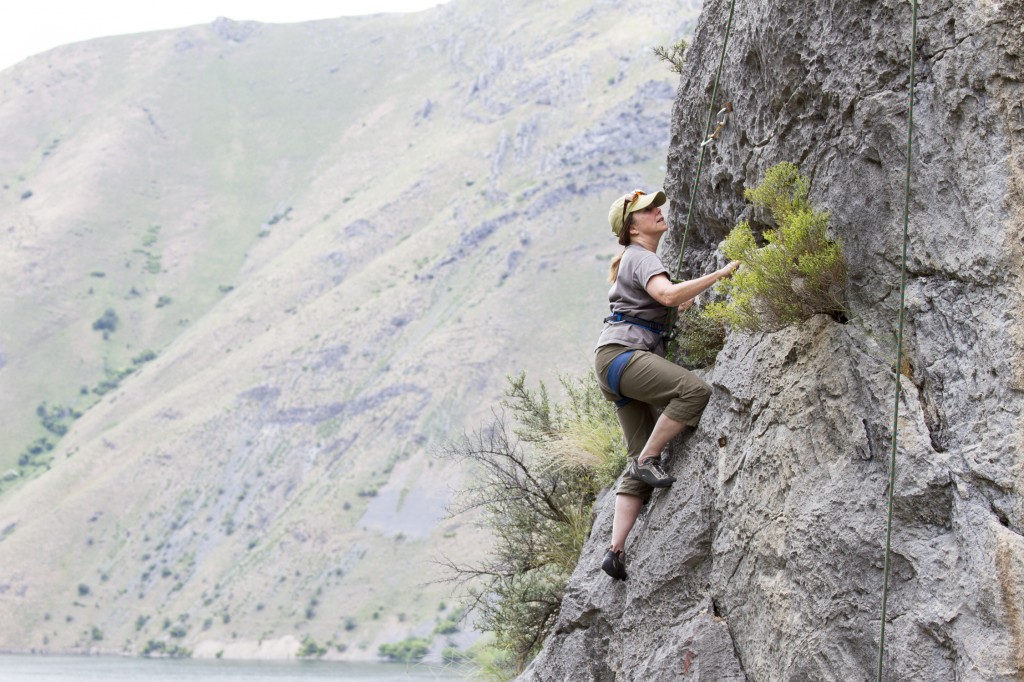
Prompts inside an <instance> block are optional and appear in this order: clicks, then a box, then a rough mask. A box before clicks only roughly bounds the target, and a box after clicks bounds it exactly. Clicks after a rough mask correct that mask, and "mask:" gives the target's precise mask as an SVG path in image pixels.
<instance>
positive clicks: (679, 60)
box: [654, 38, 690, 73]
mask: <svg viewBox="0 0 1024 682" xmlns="http://www.w3.org/2000/svg"><path fill="white" fill-rule="evenodd" d="M688 47H690V43H689V42H688V41H687V40H686V38H680V39H679V42H678V43H676V44H675V45H670V46H668V47H665V46H663V45H659V46H658V47H656V48H654V54H655V56H657V57H658V58H659V59H661V60H662V61H663V62H667V63H668V66H669V68H670V69H672V70H673V71H674V72H676V73H682V72H683V64H685V63H686V50H687V48H688Z"/></svg>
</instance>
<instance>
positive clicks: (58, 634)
mask: <svg viewBox="0 0 1024 682" xmlns="http://www.w3.org/2000/svg"><path fill="white" fill-rule="evenodd" d="M696 12H697V3H696V2H691V3H682V4H680V3H668V2H661V1H658V2H655V1H653V0H644V1H641V2H638V3H634V4H633V5H631V7H630V11H629V12H626V13H623V12H622V11H621V10H620V9H619V7H618V6H617V5H616V4H615V3H611V2H598V3H593V2H583V1H582V0H572V1H570V2H564V3H556V4H543V5H538V4H535V3H528V2H526V1H525V0H515V1H511V2H488V3H476V2H469V1H468V0H466V1H462V0H453V2H451V3H450V4H447V5H445V6H443V7H438V8H435V9H434V10H430V11H426V12H421V13H418V14H412V15H378V16H370V17H356V18H345V19H340V20H336V21H318V22H310V23H303V24H294V25H280V26H273V25H263V24H257V23H248V22H236V21H232V20H230V19H219V20H217V21H216V22H214V23H213V24H211V25H208V26H195V27H189V28H184V29H180V30H173V31H164V32H156V33H150V34H144V35H138V36H126V37H118V38H109V39H102V40H95V41H89V42H85V43H81V44H76V45H71V46H67V47H63V48H59V49H57V50H53V51H51V52H48V53H45V54H42V55H38V56H36V57H33V58H30V59H28V60H26V61H24V62H22V63H20V64H18V65H16V66H15V67H13V68H11V69H8V70H6V71H4V72H2V73H0V136H2V143H0V186H2V191H0V245H2V248H0V319H2V320H3V321H4V324H3V325H2V326H0V414H2V415H3V417H2V420H3V421H2V433H3V439H2V442H0V473H2V479H3V480H2V483H0V486H2V487H0V609H2V611H3V613H4V618H3V619H2V620H0V649H3V650H9V651H49V652H54V651H86V650H88V651H102V652H119V653H121V652H123V653H128V654H139V653H141V652H143V651H144V650H145V649H146V648H147V647H149V648H152V647H154V646H157V647H164V648H165V649H170V648H173V647H181V648H185V649H190V650H192V652H193V653H194V655H196V656H214V655H221V654H222V655H224V656H227V657H233V656H234V657H253V656H268V657H272V656H287V655H293V654H294V653H295V651H296V650H297V648H298V646H299V643H300V642H301V641H303V640H304V639H306V638H307V637H309V638H312V639H313V640H315V641H316V642H317V643H319V644H321V645H323V644H327V643H330V644H333V645H334V646H333V647H329V651H328V653H327V656H329V657H340V658H373V657H375V655H376V651H377V646H378V645H379V644H380V643H382V642H391V641H396V640H400V639H402V638H404V637H406V636H408V635H410V634H416V635H425V636H430V635H431V633H432V632H433V630H434V627H435V624H436V623H437V622H439V621H441V620H443V619H445V618H447V617H449V616H450V615H451V611H452V609H453V607H454V602H453V600H452V598H451V595H450V593H449V592H450V587H449V586H447V585H438V584H433V583H431V581H432V580H435V579H436V578H437V577H438V574H437V573H438V569H437V568H436V566H435V565H434V564H433V563H431V558H432V557H436V556H438V555H440V554H442V553H451V554H462V555H471V554H473V553H474V552H479V551H480V549H481V547H482V546H484V545H485V544H486V542H485V539H483V538H481V537H479V532H478V531H476V530H475V529H474V528H473V527H472V526H471V525H469V524H467V523H466V522H465V520H460V519H455V520H446V519H445V518H444V510H445V506H446V504H447V502H448V501H449V499H450V496H451V490H452V488H453V487H455V486H457V485H458V483H459V481H460V479H461V476H462V475H463V474H462V472H460V471H459V470H458V469H456V468H453V467H451V465H447V464H444V463H441V462H437V461H435V460H434V459H433V458H431V456H430V453H431V451H432V448H433V447H434V446H435V445H436V443H438V442H439V441H442V440H444V439H445V438H447V437H449V436H451V435H452V434H454V433H458V432H459V431H460V430H461V429H462V428H464V427H467V426H472V425H474V424H475V423H477V421H478V420H479V418H480V417H481V416H482V415H485V414H488V413H489V410H490V409H491V407H492V406H493V405H495V404H496V402H497V400H498V398H499V397H500V394H501V391H502V388H503V386H504V377H505V376H506V375H508V374H510V373H515V372H518V371H520V370H526V371H527V372H529V373H530V376H532V377H535V378H538V379H540V378H546V379H551V378H552V377H554V376H555V375H556V373H557V372H559V371H570V372H574V373H579V372H584V371H587V369H588V367H589V351H590V346H591V344H592V342H593V337H594V334H595V333H596V330H597V329H598V328H599V320H600V317H601V316H602V314H603V312H604V310H605V306H606V303H605V300H604V288H605V284H604V283H603V281H604V275H605V266H606V260H607V258H609V257H610V256H611V255H612V253H613V251H614V244H613V243H612V242H611V239H610V238H609V235H608V234H606V233H607V228H606V227H605V224H604V219H603V216H604V215H605V212H606V210H607V205H608V202H609V198H610V197H613V196H615V195H617V194H618V193H620V192H621V191H623V189H624V188H626V189H628V188H632V187H633V186H645V187H646V186H651V185H652V184H656V183H659V182H660V181H661V178H662V177H663V176H664V167H665V148H666V144H667V141H668V136H669V130H668V121H669V112H670V108H671V106H672V101H673V93H674V88H675V84H676V82H677V76H676V75H675V74H672V73H671V72H670V71H669V70H668V69H667V68H666V66H665V65H664V64H663V63H660V62H658V61H657V60H656V59H655V58H654V57H653V56H652V54H651V48H652V47H653V46H655V45H659V44H665V43H668V42H673V41H675V40H676V39H678V38H679V37H680V36H681V35H683V33H685V32H688V31H689V28H688V26H689V25H690V24H689V22H690V21H692V20H693V19H694V18H695V16H696ZM445 643H446V642H445V641H444V640H443V638H435V647H436V648H437V649H439V648H440V647H441V646H443V645H445ZM456 643H464V641H461V640H460V641H457V642H456Z"/></svg>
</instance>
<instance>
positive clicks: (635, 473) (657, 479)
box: [629, 456, 676, 488]
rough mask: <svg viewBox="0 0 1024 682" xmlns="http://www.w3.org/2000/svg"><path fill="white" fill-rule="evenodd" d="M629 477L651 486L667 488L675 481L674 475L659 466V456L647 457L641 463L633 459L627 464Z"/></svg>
mask: <svg viewBox="0 0 1024 682" xmlns="http://www.w3.org/2000/svg"><path fill="white" fill-rule="evenodd" d="M629 477H630V478H635V479H636V480H638V481H643V482H644V483H646V484H647V485H649V486H651V487H652V488H667V487H669V486H670V485H672V484H673V483H675V482H676V477H675V476H669V475H668V473H667V472H666V471H665V470H664V469H663V468H662V467H661V457H660V456H658V457H648V458H647V459H645V460H644V461H643V463H642V464H637V461H636V460H633V461H632V462H631V463H630V465H629Z"/></svg>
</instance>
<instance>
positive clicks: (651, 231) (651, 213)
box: [630, 206, 668, 236]
mask: <svg viewBox="0 0 1024 682" xmlns="http://www.w3.org/2000/svg"><path fill="white" fill-rule="evenodd" d="M666 230H668V225H666V224H665V218H664V216H662V215H661V207H660V206H648V207H647V208H645V209H644V210H642V211H637V212H635V213H634V214H633V224H632V226H631V227H630V233H631V234H635V235H646V236H656V235H661V234H662V233H664V232H665V231H666Z"/></svg>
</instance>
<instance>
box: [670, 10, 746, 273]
mask: <svg viewBox="0 0 1024 682" xmlns="http://www.w3.org/2000/svg"><path fill="white" fill-rule="evenodd" d="M735 9H736V0H730V2H729V19H728V21H726V23H725V39H724V40H723V41H722V55H721V56H720V57H719V58H718V71H717V72H716V73H715V85H714V87H713V88H712V90H711V104H710V106H709V107H708V123H707V125H706V126H704V137H703V138H702V139H701V142H703V141H705V140H707V139H708V135H710V134H711V122H712V121H713V120H714V118H715V99H717V98H718V83H719V81H721V79H722V66H723V65H724V64H725V49H726V47H728V45H729V33H730V32H731V31H732V15H733V11H734V10H735ZM706 147H707V145H704V144H702V145H701V147H700V158H699V159H698V160H697V174H696V175H695V176H694V178H693V185H692V187H691V188H690V207H689V208H688V209H687V211H686V227H685V228H684V229H683V243H682V245H681V246H680V247H679V261H678V262H677V263H676V274H675V279H677V280H678V279H679V273H680V271H681V270H682V267H683V254H684V253H686V238H687V236H688V235H689V234H690V219H691V218H692V217H693V205H694V204H695V203H696V199H697V183H698V182H700V174H701V171H702V170H703V168H704V152H705V151H707V150H706Z"/></svg>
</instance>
